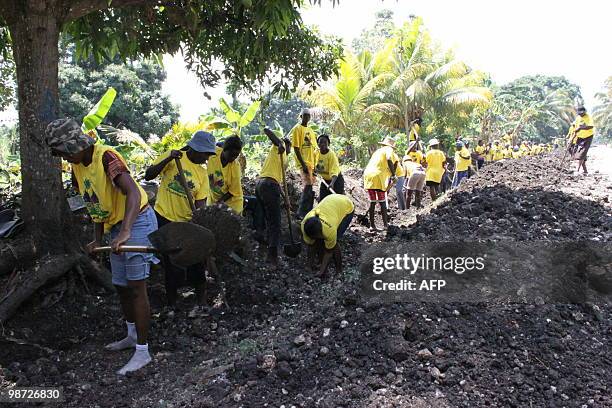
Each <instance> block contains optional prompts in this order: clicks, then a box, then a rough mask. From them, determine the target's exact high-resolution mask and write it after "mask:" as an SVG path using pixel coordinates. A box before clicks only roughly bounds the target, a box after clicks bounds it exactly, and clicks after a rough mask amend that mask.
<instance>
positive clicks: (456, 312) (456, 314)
mask: <svg viewBox="0 0 612 408" xmlns="http://www.w3.org/2000/svg"><path fill="white" fill-rule="evenodd" d="M453 314H454V315H455V316H459V315H460V314H461V313H459V311H458V310H457V309H455V310H453Z"/></svg>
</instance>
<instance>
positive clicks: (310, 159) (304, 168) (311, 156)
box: [289, 109, 316, 218]
mask: <svg viewBox="0 0 612 408" xmlns="http://www.w3.org/2000/svg"><path fill="white" fill-rule="evenodd" d="M300 117H301V120H302V121H301V122H300V123H298V124H297V125H295V126H294V127H293V129H291V131H290V132H289V135H290V137H291V145H292V146H293V151H294V153H295V162H296V164H297V167H298V169H299V170H300V174H301V175H302V195H301V196H300V205H299V207H298V217H299V218H303V217H304V215H306V213H307V212H308V211H310V210H312V206H313V205H314V191H313V185H314V183H315V181H316V178H315V175H314V167H315V164H316V163H315V149H316V135H315V133H314V131H313V130H312V129H311V128H310V127H308V122H309V121H310V110H309V109H303V110H302V114H301V115H300Z"/></svg>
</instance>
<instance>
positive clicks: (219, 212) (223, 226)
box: [192, 204, 243, 257]
mask: <svg viewBox="0 0 612 408" xmlns="http://www.w3.org/2000/svg"><path fill="white" fill-rule="evenodd" d="M192 222H194V223H196V224H198V225H201V226H202V227H204V228H207V229H209V230H210V231H212V233H213V234H214V235H215V238H216V241H217V246H216V255H217V256H219V257H221V256H224V255H226V254H227V253H228V252H231V251H234V250H236V248H238V247H239V246H240V237H241V233H242V222H243V221H242V220H241V218H240V217H239V216H238V215H236V213H235V212H233V211H232V210H231V209H230V208H229V207H228V206H227V205H224V204H217V205H211V206H206V207H202V208H198V209H197V210H196V211H194V213H193V216H192Z"/></svg>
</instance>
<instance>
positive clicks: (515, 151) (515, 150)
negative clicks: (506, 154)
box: [510, 146, 523, 159]
mask: <svg viewBox="0 0 612 408" xmlns="http://www.w3.org/2000/svg"><path fill="white" fill-rule="evenodd" d="M510 154H511V157H512V158H513V159H520V158H521V157H522V156H523V155H522V154H521V150H520V149H519V147H518V146H514V147H513V148H512V151H511V153H510Z"/></svg>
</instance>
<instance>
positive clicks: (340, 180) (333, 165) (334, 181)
mask: <svg viewBox="0 0 612 408" xmlns="http://www.w3.org/2000/svg"><path fill="white" fill-rule="evenodd" d="M317 144H318V145H319V149H318V150H317V151H316V152H315V174H317V175H318V176H321V178H322V179H323V180H324V181H325V183H327V185H328V186H329V188H327V186H326V185H325V183H323V182H321V185H320V186H319V202H320V201H322V200H323V199H324V198H325V197H327V196H328V195H330V194H331V193H332V192H331V191H330V189H332V190H333V191H334V192H335V193H336V194H344V177H343V176H342V173H341V172H340V163H339V162H338V156H336V153H335V152H334V151H333V150H331V149H330V148H329V145H330V144H331V140H330V138H329V135H326V134H323V135H321V136H319V137H318V138H317Z"/></svg>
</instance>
